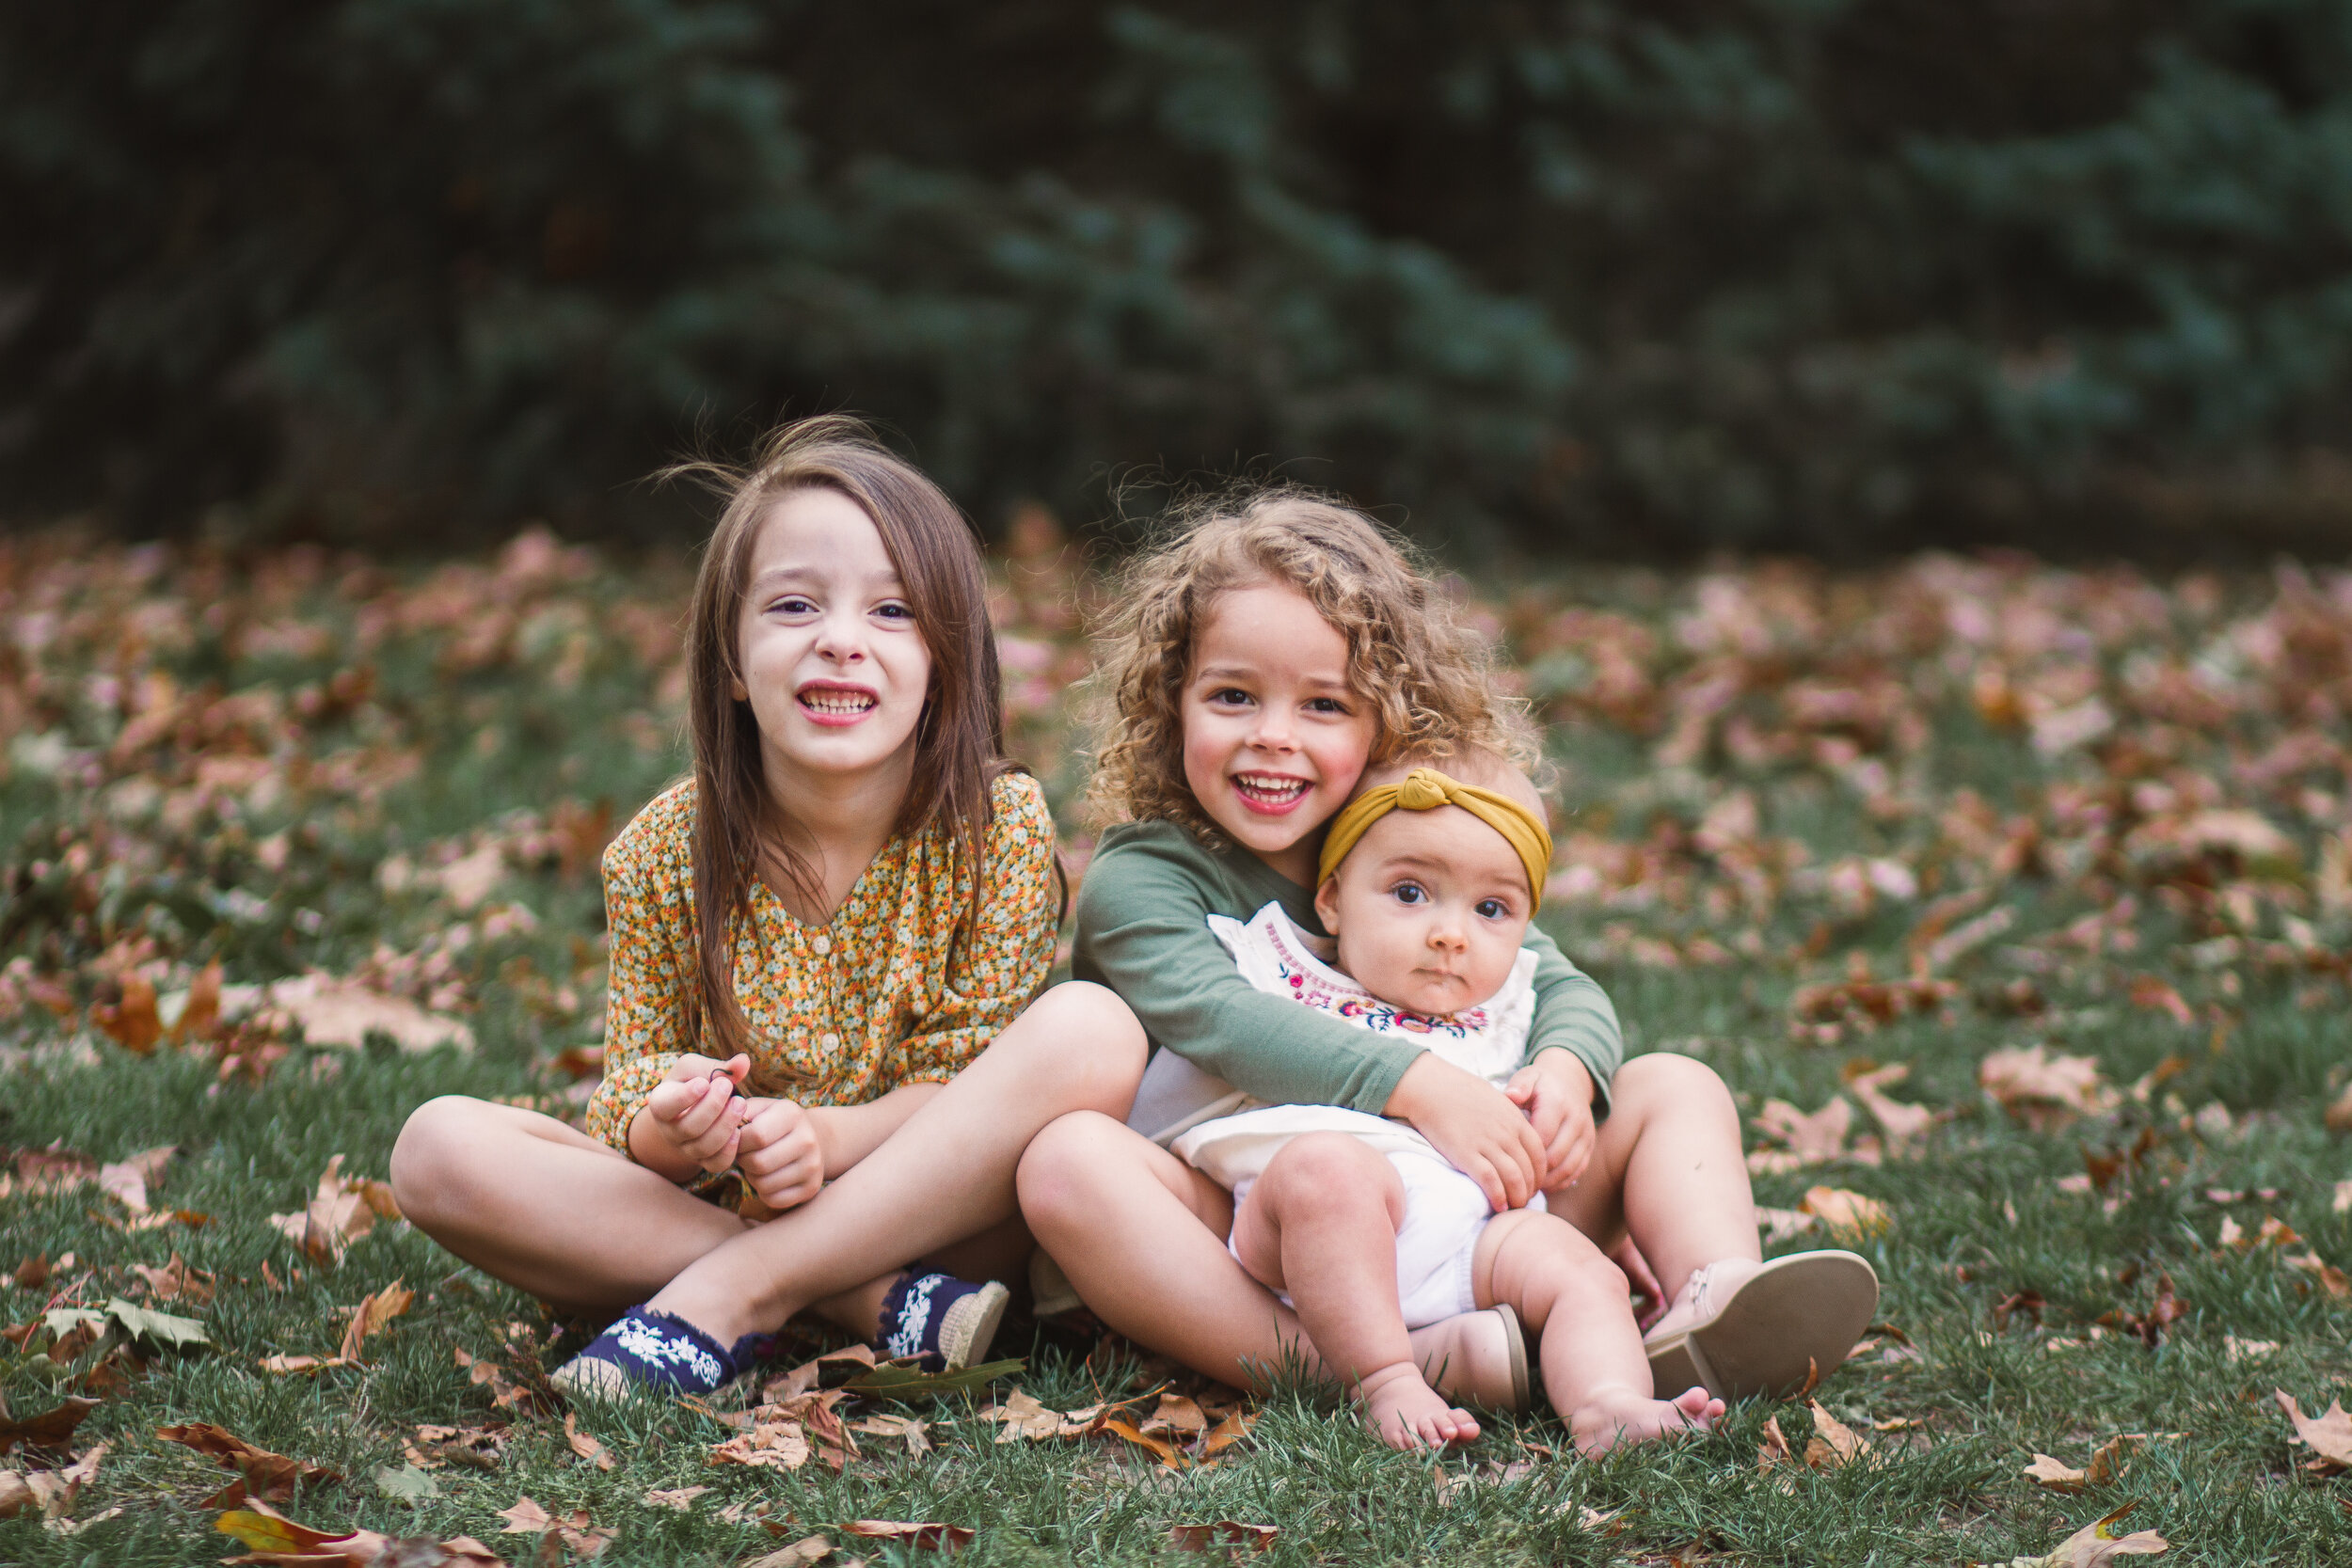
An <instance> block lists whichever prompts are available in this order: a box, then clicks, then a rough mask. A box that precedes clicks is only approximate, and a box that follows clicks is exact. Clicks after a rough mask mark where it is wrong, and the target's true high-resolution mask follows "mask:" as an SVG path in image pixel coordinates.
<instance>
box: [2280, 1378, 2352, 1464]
mask: <svg viewBox="0 0 2352 1568" xmlns="http://www.w3.org/2000/svg"><path fill="white" fill-rule="evenodd" d="M2271 1397H2272V1398H2274V1399H2276V1400H2277V1401H2278V1402H2279V1408H2280V1409H2281V1410H2283V1411H2285V1412H2286V1413H2287V1419H2288V1420H2290V1421H2292V1422H2294V1423H2295V1434H2296V1437H2297V1438H2299V1439H2301V1441H2302V1443H2303V1445H2304V1447H2306V1448H2308V1449H2311V1450H2312V1452H2313V1453H2315V1454H2317V1455H2318V1456H2319V1457H2320V1458H2321V1459H2323V1460H2325V1461H2327V1462H2328V1464H2329V1465H2333V1466H2335V1467H2336V1468H2338V1469H2346V1468H2352V1416H2347V1415H2345V1414H2344V1403H2343V1402H2342V1401H2340V1400H2331V1401H2329V1402H2328V1408H2327V1409H2326V1410H2325V1411H2324V1412H2322V1413H2321V1414H2319V1415H2317V1416H2306V1415H2304V1414H2303V1411H2302V1407H2301V1406H2299V1405H2297V1404H2296V1402H2295V1401H2294V1399H2293V1398H2292V1397H2290V1396H2289V1395H2288V1393H2287V1391H2286V1390H2285V1389H2283V1388H2274V1389H2272V1390H2271Z"/></svg>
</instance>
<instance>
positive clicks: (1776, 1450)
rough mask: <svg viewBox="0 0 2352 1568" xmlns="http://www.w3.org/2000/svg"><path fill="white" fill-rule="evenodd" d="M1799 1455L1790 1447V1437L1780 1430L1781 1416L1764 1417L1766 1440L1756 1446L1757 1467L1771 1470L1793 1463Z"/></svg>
mask: <svg viewBox="0 0 2352 1568" xmlns="http://www.w3.org/2000/svg"><path fill="white" fill-rule="evenodd" d="M1796 1458H1797V1456H1796V1455H1795V1453H1793V1452H1791V1451H1790V1449H1789V1447H1788V1437H1787V1436H1785V1435H1784V1434H1783V1433H1782V1432H1781V1430H1780V1418H1779V1417H1777V1416H1767V1417H1765V1418H1764V1441H1763V1442H1761V1443H1758V1444H1757V1445H1756V1468H1757V1469H1759V1470H1770V1469H1772V1468H1774V1467H1775V1466H1777V1465H1793V1464H1795V1463H1796Z"/></svg>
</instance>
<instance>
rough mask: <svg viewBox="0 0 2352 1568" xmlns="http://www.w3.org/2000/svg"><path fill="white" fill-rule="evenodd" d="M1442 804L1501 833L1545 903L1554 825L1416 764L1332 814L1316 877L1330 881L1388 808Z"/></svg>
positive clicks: (1534, 902)
mask: <svg viewBox="0 0 2352 1568" xmlns="http://www.w3.org/2000/svg"><path fill="white" fill-rule="evenodd" d="M1439 806H1459V807H1461V808H1462V809H1463V810H1464V811H1466V812H1469V813H1470V815H1471V816H1475V817H1477V818H1478V819H1479V820H1480V821H1481V822H1484V823H1486V826H1488V827H1489V828H1492V829H1493V830H1494V831H1495V832H1499V833H1501V834H1502V838H1503V842H1504V843H1506V844H1508V845H1510V846H1511V847H1512V849H1513V850H1515V851H1516V852H1517V853H1518V857H1519V864H1520V865H1521V866H1523V867H1524V868H1525V869H1526V871H1527V892H1528V896H1529V899H1530V904H1529V908H1530V909H1531V910H1534V909H1540V908H1542V906H1543V902H1544V873H1545V872H1546V871H1547V870H1549V868H1550V865H1551V830H1549V828H1547V827H1545V826H1544V823H1543V819H1542V818H1541V817H1539V816H1536V815H1535V814H1534V812H1532V811H1529V810H1528V809H1527V808H1526V807H1525V806H1523V805H1521V804H1519V802H1518V801H1517V800H1512V799H1511V798H1510V797H1509V796H1508V795H1503V794H1500V793H1498V792H1496V791H1494V790H1491V789H1482V788H1480V787H1479V786H1478V785H1476V784H1464V783H1462V782H1461V781H1460V780H1458V779H1452V778H1448V777H1447V776H1446V775H1445V774H1443V773H1440V772H1438V770H1437V769H1436V768H1414V769H1413V770H1412V771H1411V772H1409V773H1407V774H1406V775H1405V777H1404V778H1403V779H1402V780H1400V781H1399V782H1398V783H1395V784H1382V785H1381V786H1380V787H1379V788H1377V789H1367V790H1365V791H1364V792H1363V793H1362V794H1361V795H1359V796H1357V797H1356V799H1354V800H1350V801H1349V802H1348V803H1347V805H1346V807H1345V809H1343V811H1342V812H1341V813H1340V815H1339V816H1336V817H1334V818H1333V819H1332V822H1331V831H1330V832H1327V833H1326V834H1325V835H1324V839H1323V857H1322V860H1321V862H1320V863H1319V864H1318V865H1317V867H1316V871H1315V879H1316V881H1318V882H1322V881H1325V880H1327V879H1329V878H1330V875H1331V873H1332V872H1334V871H1337V870H1338V869H1339V866H1340V862H1342V861H1343V860H1345V859H1346V858H1347V852H1348V851H1349V850H1350V849H1353V848H1355V847H1356V844H1357V841H1358V840H1359V839H1360V838H1362V837H1363V836H1364V832H1365V830H1367V829H1369V828H1370V827H1371V826H1372V825H1373V824H1374V823H1375V822H1377V821H1379V820H1380V818H1382V817H1384V816H1388V815H1389V813H1391V812H1392V811H1399V810H1402V811H1435V810H1437V809H1438V807H1439Z"/></svg>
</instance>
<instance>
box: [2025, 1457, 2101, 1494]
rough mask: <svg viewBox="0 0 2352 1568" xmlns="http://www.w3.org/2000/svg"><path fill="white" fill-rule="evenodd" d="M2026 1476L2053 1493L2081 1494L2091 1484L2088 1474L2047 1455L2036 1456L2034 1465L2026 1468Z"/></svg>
mask: <svg viewBox="0 0 2352 1568" xmlns="http://www.w3.org/2000/svg"><path fill="white" fill-rule="evenodd" d="M2026 1475H2027V1476H2030V1477H2031V1478H2032V1479H2033V1480H2034V1481H2036V1482H2038V1483H2039V1484H2041V1485H2042V1486H2046V1487H2048V1488H2049V1489H2050V1490H2051V1491H2053V1492H2080V1491H2082V1490H2083V1489H2084V1488H2085V1487H2087V1486H2088V1485H2090V1476H2089V1474H2088V1473H2087V1472H2085V1471H2082V1470H2077V1469H2075V1468H2074V1466H2073V1465H2069V1464H2067V1463H2066V1462H2065V1461H2064V1460H2059V1459H2052V1458H2051V1457H2050V1456H2049V1455H2048V1454H2046V1453H2038V1454H2035V1455H2034V1456H2033V1463H2032V1464H2030V1465H2026Z"/></svg>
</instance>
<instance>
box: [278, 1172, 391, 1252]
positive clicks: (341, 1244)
mask: <svg viewBox="0 0 2352 1568" xmlns="http://www.w3.org/2000/svg"><path fill="white" fill-rule="evenodd" d="M342 1164H343V1157H342V1155H340V1154H338V1155H336V1156H335V1157H334V1158H333V1159H332V1160H329V1161H328V1162H327V1163H326V1172H325V1173H324V1174H323V1175H321V1176H320V1177H319V1184H318V1192H317V1194H316V1196H313V1197H312V1198H311V1199H310V1206H309V1207H308V1208H306V1209H305V1210H303V1212H300V1213H298V1214H272V1215H270V1216H269V1223H270V1224H271V1225H273V1226H275V1227H277V1228H278V1230H280V1231H282V1232H283V1233H284V1234H285V1236H286V1239H287V1240H288V1241H290V1242H292V1243H294V1245H296V1246H298V1247H300V1248H301V1249H302V1250H303V1251H304V1252H305V1253H307V1254H309V1255H310V1257H311V1258H313V1259H316V1260H317V1261H319V1262H322V1263H329V1264H332V1263H341V1262H342V1260H343V1254H344V1253H345V1252H347V1251H349V1250H350V1249H351V1243H354V1242H356V1241H358V1240H359V1238H360V1237H362V1236H365V1235H366V1234H367V1233H368V1232H369V1231H371V1230H373V1229H374V1228H375V1222H376V1221H377V1220H378V1219H394V1220H396V1219H398V1218H400V1204H399V1202H398V1201H397V1200H396V1199H394V1197H393V1196H392V1189H391V1186H390V1184H389V1183H388V1182H383V1181H376V1180H371V1179H369V1178H367V1177H357V1176H345V1175H343V1174H342Z"/></svg>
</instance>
